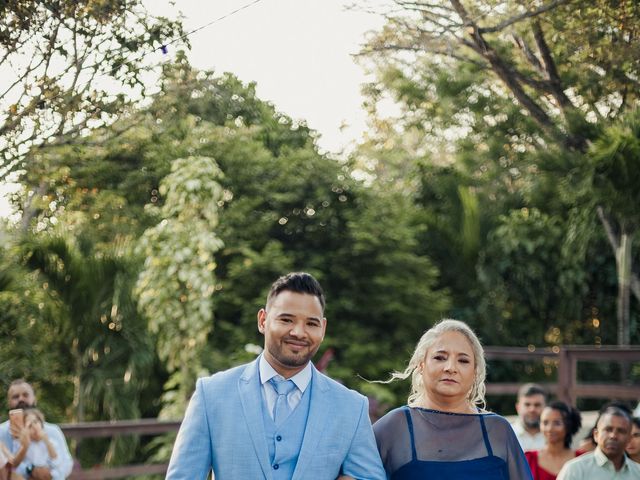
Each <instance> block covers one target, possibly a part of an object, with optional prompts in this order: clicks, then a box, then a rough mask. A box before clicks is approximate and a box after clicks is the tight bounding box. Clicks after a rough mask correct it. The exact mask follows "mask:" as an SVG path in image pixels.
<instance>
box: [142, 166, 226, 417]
mask: <svg viewBox="0 0 640 480" xmlns="http://www.w3.org/2000/svg"><path fill="white" fill-rule="evenodd" d="M219 176H220V170H219V168H218V166H217V165H216V163H215V161H214V160H213V159H211V158H208V157H187V158H184V159H177V160H175V161H174V162H173V164H172V167H171V173H170V174H169V175H167V177H165V178H164V179H163V180H162V182H161V183H160V188H159V193H160V195H163V196H164V197H165V202H164V204H163V205H162V207H160V209H159V210H160V211H159V212H158V216H159V218H161V220H160V222H159V223H158V225H156V226H155V227H152V228H150V229H148V230H147V231H146V232H145V233H144V234H143V235H142V237H141V238H140V240H139V244H138V247H137V251H138V254H139V255H141V256H142V257H145V258H146V260H145V264H144V267H143V269H142V271H141V272H140V275H139V277H138V281H137V284H136V289H135V293H136V295H137V297H138V304H139V307H140V309H141V311H142V312H143V313H144V314H145V316H146V317H147V318H148V319H149V328H150V331H151V332H152V333H154V334H155V335H156V338H157V351H158V355H159V356H160V359H161V360H162V361H163V362H165V363H166V365H167V369H168V370H169V372H170V373H179V375H180V386H181V387H182V392H183V398H182V402H178V404H177V405H174V407H177V408H179V409H181V410H182V409H183V408H184V404H185V403H186V400H187V399H188V397H189V392H190V388H191V385H192V384H193V383H194V381H195V379H196V378H197V375H198V374H199V373H201V370H202V366H201V364H200V361H199V358H198V353H199V351H200V350H201V349H202V346H203V345H204V344H205V343H206V340H207V335H208V333H209V331H210V330H211V327H212V324H213V322H212V319H213V309H212V300H211V299H212V296H213V293H214V291H215V277H214V276H213V272H214V270H215V268H216V263H215V259H214V254H215V252H216V251H217V250H219V249H220V248H221V247H222V242H221V241H220V240H219V239H218V238H217V237H216V235H215V234H214V233H213V232H214V231H215V229H216V227H217V225H218V203H219V202H221V200H222V187H221V186H220V184H219V183H218V181H217V179H218V177H219ZM151 208H154V209H155V208H157V207H151ZM187 385H188V386H189V387H188V388H189V389H187Z"/></svg>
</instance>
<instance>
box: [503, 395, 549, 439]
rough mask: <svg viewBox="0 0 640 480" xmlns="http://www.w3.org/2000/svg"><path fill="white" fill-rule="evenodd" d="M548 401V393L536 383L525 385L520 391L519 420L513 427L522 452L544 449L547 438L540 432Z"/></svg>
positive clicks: (517, 402) (517, 406) (517, 404)
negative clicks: (542, 416)
mask: <svg viewBox="0 0 640 480" xmlns="http://www.w3.org/2000/svg"><path fill="white" fill-rule="evenodd" d="M546 400H547V392H546V391H545V389H544V388H542V387H541V386H540V385H538V384H536V383H525V384H524V385H522V386H521V387H520V389H519V390H518V399H517V401H516V412H517V413H518V418H517V420H516V421H515V422H513V424H512V426H513V431H514V432H516V436H517V437H518V441H519V442H520V446H521V447H522V450H525V451H527V450H540V449H541V448H542V447H544V444H545V438H544V435H543V434H542V432H541V431H540V415H541V414H542V409H543V408H544V406H545V404H546Z"/></svg>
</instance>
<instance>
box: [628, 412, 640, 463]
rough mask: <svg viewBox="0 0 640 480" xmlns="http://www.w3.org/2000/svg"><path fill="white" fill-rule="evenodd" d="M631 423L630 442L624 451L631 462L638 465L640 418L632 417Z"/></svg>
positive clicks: (639, 455) (639, 461) (639, 459)
mask: <svg viewBox="0 0 640 480" xmlns="http://www.w3.org/2000/svg"><path fill="white" fill-rule="evenodd" d="M631 422H632V425H631V440H629V443H628V445H627V449H626V451H627V455H629V458H630V459H631V460H633V461H634V462H636V463H640V417H633V418H632V419H631Z"/></svg>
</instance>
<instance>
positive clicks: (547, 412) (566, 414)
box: [525, 402, 584, 480]
mask: <svg viewBox="0 0 640 480" xmlns="http://www.w3.org/2000/svg"><path fill="white" fill-rule="evenodd" d="M581 426H582V418H581V415H580V412H579V411H578V410H577V409H575V408H573V407H570V406H568V405H567V404H566V403H564V402H552V403H550V404H549V405H547V406H546V407H545V408H544V410H542V415H540V431H541V432H542V434H543V435H544V439H545V446H544V447H543V448H542V449H541V450H532V451H529V452H525V456H526V457H527V461H528V462H529V466H530V467H531V473H532V475H533V480H555V478H556V476H557V475H558V473H559V472H560V469H561V468H562V466H563V465H564V464H565V463H566V462H568V461H569V460H571V459H572V458H575V457H577V456H578V455H581V454H583V453H584V452H583V451H580V450H575V451H574V450H572V449H571V439H572V438H573V436H574V435H575V433H576V432H577V431H578V430H580V427H581Z"/></svg>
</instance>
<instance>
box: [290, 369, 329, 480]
mask: <svg viewBox="0 0 640 480" xmlns="http://www.w3.org/2000/svg"><path fill="white" fill-rule="evenodd" d="M311 369H312V377H311V384H310V387H311V398H310V399H309V416H308V417H307V426H306V428H305V432H304V438H303V439H302V448H301V449H300V455H299V456H298V463H297V464H296V469H295V471H294V472H293V477H292V480H299V479H302V478H305V476H304V471H305V469H306V468H307V465H308V463H309V461H310V460H311V459H312V458H313V456H314V454H315V453H316V451H317V445H318V442H319V441H320V439H321V438H322V433H323V432H324V428H325V425H326V424H327V422H328V421H329V415H328V412H327V408H328V405H329V399H328V398H327V391H328V390H329V385H328V383H327V382H326V380H325V379H324V377H323V376H322V375H321V374H320V373H319V372H318V371H317V370H316V369H315V367H314V366H313V364H311Z"/></svg>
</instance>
